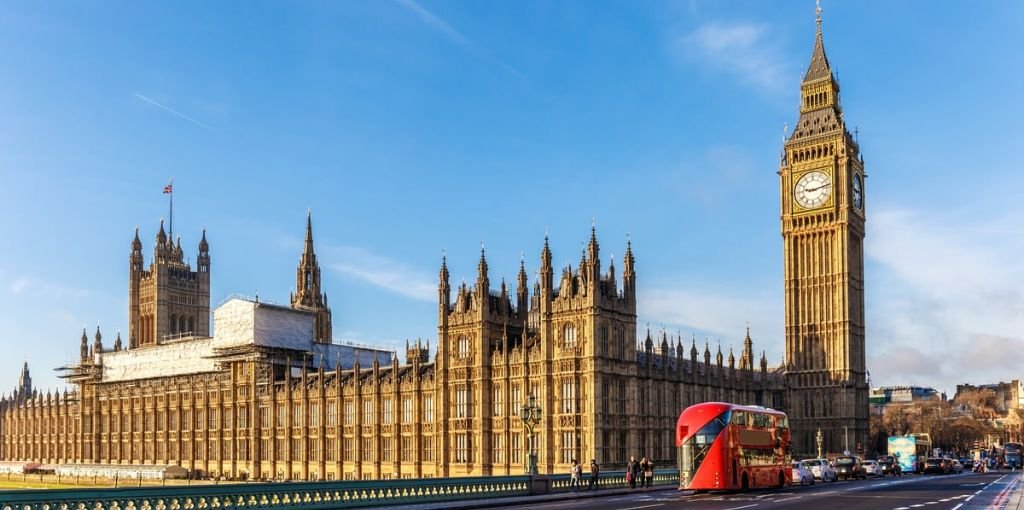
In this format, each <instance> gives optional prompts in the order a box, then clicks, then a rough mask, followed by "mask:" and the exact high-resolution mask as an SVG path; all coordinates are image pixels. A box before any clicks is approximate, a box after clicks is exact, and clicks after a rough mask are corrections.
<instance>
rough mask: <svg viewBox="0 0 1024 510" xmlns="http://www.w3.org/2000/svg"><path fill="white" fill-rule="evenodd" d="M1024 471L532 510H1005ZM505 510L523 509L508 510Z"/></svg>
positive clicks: (628, 498) (558, 504)
mask: <svg viewBox="0 0 1024 510" xmlns="http://www.w3.org/2000/svg"><path fill="white" fill-rule="evenodd" d="M1019 483H1022V482H1021V472H1020V471H1017V472H1016V473H1012V474H1011V473H1010V472H1008V471H1003V472H994V473H985V474H975V473H964V474H960V475H945V476H938V475H936V476H905V477H903V478H882V479H874V480H866V481H840V482H833V483H821V482H818V483H817V484H815V485H807V486H790V487H787V488H785V489H776V490H760V491H751V492H747V493H704V494H691V493H689V492H677V491H652V492H637V493H636V494H627V495H618V496H611V497H608V498H593V499H591V498H585V499H583V498H581V499H580V500H578V501H553V502H550V503H539V504H533V505H530V508H531V510H532V509H552V510H553V509H556V508H557V509H563V508H570V509H571V508H581V509H585V510H602V509H608V510H668V509H673V508H686V509H696V508H699V509H716V510H740V509H749V510H772V509H783V508H784V509H790V508H794V509H801V508H804V509H812V508H813V509H816V510H823V509H828V510H843V509H858V510H859V509H865V508H868V509H878V510H917V509H923V508H927V510H978V509H987V508H993V509H999V508H1002V507H1003V506H1004V505H1005V503H1006V500H1007V499H1008V498H1009V495H1010V494H1011V493H1012V491H1013V490H1015V489H1019V488H1020V487H1019V486H1018V484H1019ZM504 508H509V509H511V508H520V509H521V508H522V507H521V506H519V507H511V506H510V507H504Z"/></svg>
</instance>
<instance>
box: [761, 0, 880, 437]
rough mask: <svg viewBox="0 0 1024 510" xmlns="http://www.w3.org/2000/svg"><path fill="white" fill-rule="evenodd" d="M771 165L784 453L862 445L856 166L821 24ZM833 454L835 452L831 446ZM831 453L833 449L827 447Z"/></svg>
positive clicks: (860, 221) (863, 370)
mask: <svg viewBox="0 0 1024 510" xmlns="http://www.w3.org/2000/svg"><path fill="white" fill-rule="evenodd" d="M800 93H801V106H800V118H799V120H798V121H797V124H796V126H795V127H794V129H793V133H792V135H790V136H789V138H788V139H787V140H786V141H785V143H784V147H783V153H782V161H781V162H780V165H779V181H780V188H781V197H780V198H781V208H782V238H783V262H784V274H785V300H786V303H785V310H786V317H785V321H786V367H785V369H786V381H787V384H788V387H789V392H788V397H787V406H786V408H785V410H786V412H787V414H788V415H789V417H790V424H791V425H792V428H793V451H794V452H797V453H811V452H813V451H815V431H816V430H817V429H819V428H820V429H821V430H822V433H823V434H824V440H825V445H826V447H828V448H830V449H831V448H835V447H836V446H839V447H844V446H845V447H848V448H849V449H850V450H853V449H854V448H855V447H856V445H861V446H863V447H866V445H867V444H868V443H867V441H868V416H869V413H868V380H867V365H866V359H865V339H864V330H865V324H864V243H863V241H864V225H865V186H866V184H865V177H866V176H865V173H864V160H863V158H862V157H861V154H860V147H859V145H858V143H857V140H856V138H855V137H854V136H853V135H852V134H851V133H850V132H849V130H847V126H846V122H845V120H844V118H843V110H842V108H841V103H840V100H839V82H838V81H837V80H836V79H835V76H834V75H833V74H832V68H831V66H830V64H829V61H828V58H827V57H826V55H825V46H824V42H823V38H822V34H821V19H820V18H819V19H818V31H817V34H816V37H815V42H814V50H813V52H812V54H811V62H810V65H809V66H808V68H807V73H806V75H805V76H804V81H803V83H802V84H801V86H800ZM839 449H842V448H839ZM833 451H835V450H833Z"/></svg>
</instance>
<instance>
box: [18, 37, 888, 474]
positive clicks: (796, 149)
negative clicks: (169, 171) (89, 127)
mask: <svg viewBox="0 0 1024 510" xmlns="http://www.w3.org/2000/svg"><path fill="white" fill-rule="evenodd" d="M801 97H802V102H801V107H800V112H799V115H800V117H799V120H798V122H797V124H796V127H795V129H794V131H793V132H792V134H791V135H790V136H789V137H788V139H787V140H786V141H785V144H784V147H783V153H782V156H781V158H780V162H779V169H778V175H779V178H780V190H781V193H780V196H781V233H782V237H783V253H784V264H785V269H784V286H785V287H784V288H785V339H786V346H785V352H786V358H785V362H784V363H783V365H781V366H778V367H769V366H768V362H767V360H766V358H765V355H764V353H763V352H762V353H761V354H760V356H758V354H757V352H756V351H755V349H754V346H753V341H752V339H751V337H750V333H749V330H748V332H747V335H746V338H744V339H743V345H742V347H741V349H740V350H739V352H738V354H739V356H738V358H737V356H736V355H735V353H734V352H733V351H732V350H731V349H730V350H729V352H728V355H727V357H726V356H725V355H724V353H723V352H722V350H721V347H718V349H717V351H716V352H714V353H713V352H712V350H711V348H710V346H709V345H708V344H707V343H705V344H704V345H701V346H698V345H697V343H696V341H694V340H691V341H690V342H687V343H686V344H684V343H683V341H682V339H681V338H678V337H676V338H670V337H669V336H668V335H666V334H665V333H664V332H659V333H656V334H654V335H652V334H651V333H650V331H647V332H646V334H643V335H640V338H639V341H638V330H637V323H636V318H637V282H638V280H637V278H638V273H637V267H636V261H635V259H634V254H633V249H632V246H631V244H630V243H629V242H628V241H627V243H626V249H625V257H624V258H623V260H622V267H621V274H620V272H619V270H618V269H617V268H616V267H615V265H614V262H613V261H612V262H609V263H608V265H607V266H605V265H604V263H603V261H602V256H601V247H600V244H599V242H598V238H597V235H596V230H595V229H594V228H591V230H590V232H589V242H588V243H587V245H586V248H585V250H584V253H583V255H582V256H581V259H580V261H579V263H578V264H577V265H575V267H572V266H570V267H564V268H555V267H554V266H553V264H552V252H551V250H550V248H549V246H548V239H547V238H546V237H545V239H544V242H543V246H542V247H541V249H540V254H539V259H540V260H539V262H540V270H539V276H538V277H537V278H536V279H535V280H534V281H533V282H530V281H529V279H528V277H527V274H526V269H525V265H524V264H523V263H521V264H520V267H519V272H518V277H517V279H516V282H515V288H511V287H510V286H506V284H505V283H504V282H502V283H501V284H500V285H499V286H497V288H495V286H493V285H492V283H491V280H490V276H489V268H488V263H487V258H486V254H485V253H484V251H483V250H482V249H481V252H480V258H479V262H478V265H477V276H476V280H475V281H474V282H472V284H467V283H465V282H463V283H462V284H461V285H456V286H455V287H452V285H451V283H450V278H449V274H448V269H447V265H446V261H445V260H444V259H443V258H442V260H441V266H440V270H439V273H438V287H437V304H438V307H437V321H438V330H437V340H436V343H435V346H436V348H435V350H434V351H433V352H432V351H431V348H430V344H429V342H426V343H424V342H420V341H416V342H414V343H411V344H409V343H407V348H406V353H405V359H404V360H401V361H400V360H399V358H398V356H396V355H395V354H394V353H392V352H390V351H387V350H383V349H375V348H372V347H356V346H351V345H341V344H335V343H332V321H331V310H330V307H329V304H328V299H327V294H326V292H325V291H324V289H323V288H322V286H321V274H320V266H319V263H318V261H317V256H316V252H315V249H314V240H313V228H312V221H311V219H310V218H309V217H308V216H307V222H306V231H305V242H304V248H303V251H302V253H301V255H300V258H299V263H298V267H297V269H296V283H295V291H294V292H293V293H292V295H291V298H290V303H289V304H288V305H287V306H282V305H276V304H272V303H266V302H260V301H259V300H258V299H248V298H233V299H229V300H227V301H226V302H224V303H223V304H221V305H220V306H218V307H217V308H216V310H213V312H212V314H211V310H210V278H211V271H212V260H211V252H210V245H209V243H208V242H207V239H206V232H205V231H204V232H203V234H202V237H201V240H200V241H199V243H198V247H197V255H196V259H195V266H193V265H192V264H191V261H189V260H186V258H185V254H184V250H183V249H182V247H181V242H180V238H179V240H177V241H176V242H175V241H174V240H172V239H170V238H169V236H168V235H167V234H166V233H165V231H164V229H163V224H162V223H161V225H160V229H159V233H158V235H157V236H156V240H155V244H154V247H153V252H152V257H151V260H150V263H149V265H148V267H147V266H146V265H145V256H144V252H143V246H142V242H141V240H140V239H139V236H138V230H136V233H135V237H134V239H133V240H132V242H131V245H130V251H129V259H128V262H129V264H128V265H129V296H128V297H129V299H128V303H129V309H128V317H129V327H128V332H127V335H128V341H127V345H125V344H124V343H123V342H122V339H121V337H120V334H118V336H117V337H116V338H115V339H114V341H113V342H112V343H105V342H104V337H103V335H102V333H101V331H99V329H97V330H96V331H95V332H94V333H92V334H91V335H90V334H89V333H88V332H86V331H83V332H82V336H81V339H80V341H79V355H78V356H77V361H76V362H74V363H71V364H69V365H68V366H66V367H62V368H61V370H62V377H64V378H65V380H66V381H68V383H69V384H70V385H71V387H72V388H73V389H72V390H71V391H67V390H65V391H63V392H59V393H54V392H45V393H43V392H40V391H38V390H37V389H35V388H33V386H32V381H31V376H30V374H29V371H28V365H27V363H26V365H25V368H24V369H23V371H22V375H21V379H20V381H19V384H18V387H17V389H16V390H15V391H14V392H13V393H12V394H10V395H8V396H6V397H4V398H3V399H2V400H0V460H2V461H21V462H35V463H41V464H72V465H90V466H93V465H100V466H109V465H129V466H168V465H170V466H180V467H183V468H186V469H188V470H191V471H192V472H193V473H196V474H198V475H200V476H224V477H228V478H234V479H274V478H286V479H304V480H317V479H320V480H323V479H327V480H342V479H381V478H418V477H448V476H467V475H505V474H519V473H523V472H524V470H525V465H526V456H527V452H528V451H531V450H532V451H535V452H537V453H538V454H539V459H538V468H539V471H540V472H541V473H556V472H568V469H569V466H570V463H571V461H572V460H573V459H595V460H596V461H597V462H598V463H599V464H601V465H602V466H604V467H606V468H616V467H623V466H624V465H625V462H626V461H627V460H628V459H629V457H630V456H631V455H636V456H637V457H640V456H648V457H651V458H653V459H654V460H655V462H656V463H657V464H659V465H661V466H671V465H675V463H676V460H675V459H676V453H675V451H674V450H675V445H674V428H675V424H676V419H677V418H678V415H679V412H680V411H681V410H682V409H683V408H685V407H687V406H689V405H691V404H695V403H699V402H705V401H729V402H736V403H743V404H751V405H761V406H767V407H773V408H777V409H782V410H784V411H786V412H787V413H788V414H789V417H790V424H791V427H792V433H793V435H792V437H793V443H792V449H793V452H794V453H799V454H810V453H811V452H813V451H815V444H814V434H815V432H816V431H817V430H818V429H820V430H821V431H822V433H823V434H824V437H825V446H826V450H829V451H841V450H842V449H844V448H851V449H852V448H853V445H854V443H855V442H858V443H865V444H866V440H867V433H868V423H867V420H868V400H867V393H868V391H867V381H866V367H865V355H864V349H865V341H864V305H863V301H864V296H863V285H864V282H863V262H862V260H863V245H862V241H863V237H864V224H865V214H864V205H865V202H864V201H865V181H864V178H865V175H864V171H863V160H862V159H861V157H860V154H859V147H858V145H857V142H856V140H855V139H854V138H853V137H852V136H851V135H850V133H849V131H848V130H847V129H846V125H845V122H844V119H843V115H842V110H841V108H840V103H839V84H838V82H837V81H836V79H835V78H834V76H833V74H832V70H831V67H830V64H829V62H828V59H827V58H826V56H825V51H824V43H823V40H822V34H821V25H820V18H819V20H818V30H817V33H816V36H815V43H814V48H813V51H812V56H811V62H810V66H809V68H808V70H807V73H806V75H805V77H804V80H803V83H802V85H801ZM211 316H212V326H213V328H212V331H213V334H212V335H211ZM108 342H109V340H108ZM531 397H532V398H533V399H534V401H535V402H536V403H537V404H538V405H539V406H540V408H541V410H542V411H541V420H540V422H539V424H538V425H537V427H536V429H535V430H534V433H533V434H528V431H527V429H526V427H524V424H523V421H522V420H521V419H520V418H519V410H520V409H521V408H522V407H523V405H524V404H526V402H527V401H528V400H530V399H531Z"/></svg>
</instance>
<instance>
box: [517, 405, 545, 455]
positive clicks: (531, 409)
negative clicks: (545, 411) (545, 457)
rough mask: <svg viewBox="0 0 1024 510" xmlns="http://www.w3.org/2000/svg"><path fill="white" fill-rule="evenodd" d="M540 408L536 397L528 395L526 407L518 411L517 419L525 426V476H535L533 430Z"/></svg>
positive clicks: (535, 453)
mask: <svg viewBox="0 0 1024 510" xmlns="http://www.w3.org/2000/svg"><path fill="white" fill-rule="evenodd" d="M540 411H541V409H540V406H539V405H537V397H535V396H534V395H530V396H529V397H528V398H527V399H526V405H524V406H523V407H522V408H520V409H519V419H521V420H523V425H525V426H526V440H527V442H528V444H527V447H526V452H527V453H526V474H529V475H535V474H537V452H535V451H533V428H534V427H536V426H537V424H538V423H540Z"/></svg>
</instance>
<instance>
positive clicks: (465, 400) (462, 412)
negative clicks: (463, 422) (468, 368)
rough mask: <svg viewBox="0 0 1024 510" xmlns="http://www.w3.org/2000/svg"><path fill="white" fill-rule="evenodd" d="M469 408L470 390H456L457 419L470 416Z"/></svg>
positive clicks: (463, 388)
mask: <svg viewBox="0 0 1024 510" xmlns="http://www.w3.org/2000/svg"><path fill="white" fill-rule="evenodd" d="M468 407H469V390H468V389H467V388H465V387H462V388H457V389H456V390H455V417H456V418H465V417H466V416H468V414H467V408H468Z"/></svg>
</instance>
